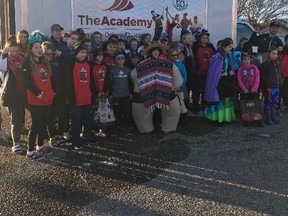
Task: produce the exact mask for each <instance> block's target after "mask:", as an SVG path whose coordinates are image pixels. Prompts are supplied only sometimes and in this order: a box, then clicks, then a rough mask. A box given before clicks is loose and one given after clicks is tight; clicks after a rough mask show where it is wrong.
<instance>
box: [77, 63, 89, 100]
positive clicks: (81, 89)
mask: <svg viewBox="0 0 288 216" xmlns="http://www.w3.org/2000/svg"><path fill="white" fill-rule="evenodd" d="M73 82H74V94H75V105H77V106H84V105H90V104H91V95H92V94H91V90H90V65H89V64H88V63H87V62H75V64H74V67H73Z"/></svg>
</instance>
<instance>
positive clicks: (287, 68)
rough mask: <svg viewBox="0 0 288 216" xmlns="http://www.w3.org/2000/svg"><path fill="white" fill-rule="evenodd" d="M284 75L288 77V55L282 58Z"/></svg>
mask: <svg viewBox="0 0 288 216" xmlns="http://www.w3.org/2000/svg"><path fill="white" fill-rule="evenodd" d="M282 74H283V77H288V55H283V57H282Z"/></svg>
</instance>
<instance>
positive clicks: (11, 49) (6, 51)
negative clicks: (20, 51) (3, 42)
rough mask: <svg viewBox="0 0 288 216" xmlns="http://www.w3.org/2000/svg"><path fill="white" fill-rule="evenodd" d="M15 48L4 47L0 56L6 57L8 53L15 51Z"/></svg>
mask: <svg viewBox="0 0 288 216" xmlns="http://www.w3.org/2000/svg"><path fill="white" fill-rule="evenodd" d="M16 50H17V48H16V47H6V48H4V49H3V50H2V55H6V54H8V53H10V52H13V51H16Z"/></svg>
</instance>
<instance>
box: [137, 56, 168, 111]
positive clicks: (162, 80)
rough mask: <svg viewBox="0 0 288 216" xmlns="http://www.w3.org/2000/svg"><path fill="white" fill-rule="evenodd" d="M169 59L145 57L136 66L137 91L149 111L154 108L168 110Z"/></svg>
mask: <svg viewBox="0 0 288 216" xmlns="http://www.w3.org/2000/svg"><path fill="white" fill-rule="evenodd" d="M172 67H173V63H172V62H171V61H167V60H163V59H160V58H158V59H156V60H155V59H151V58H149V59H147V60H144V61H142V62H141V63H140V64H138V66H136V71H137V79H138V86H139V91H140V94H141V96H142V99H143V102H144V105H145V107H146V108H148V109H149V110H150V111H153V110H154V109H155V108H159V109H166V110H169V104H170V100H171V96H172V93H173V92H172V90H173V83H172Z"/></svg>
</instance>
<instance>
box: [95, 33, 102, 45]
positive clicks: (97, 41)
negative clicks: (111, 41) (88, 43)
mask: <svg viewBox="0 0 288 216" xmlns="http://www.w3.org/2000/svg"><path fill="white" fill-rule="evenodd" d="M94 41H95V43H96V44H100V43H101V42H102V35H101V34H95V36H94Z"/></svg>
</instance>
